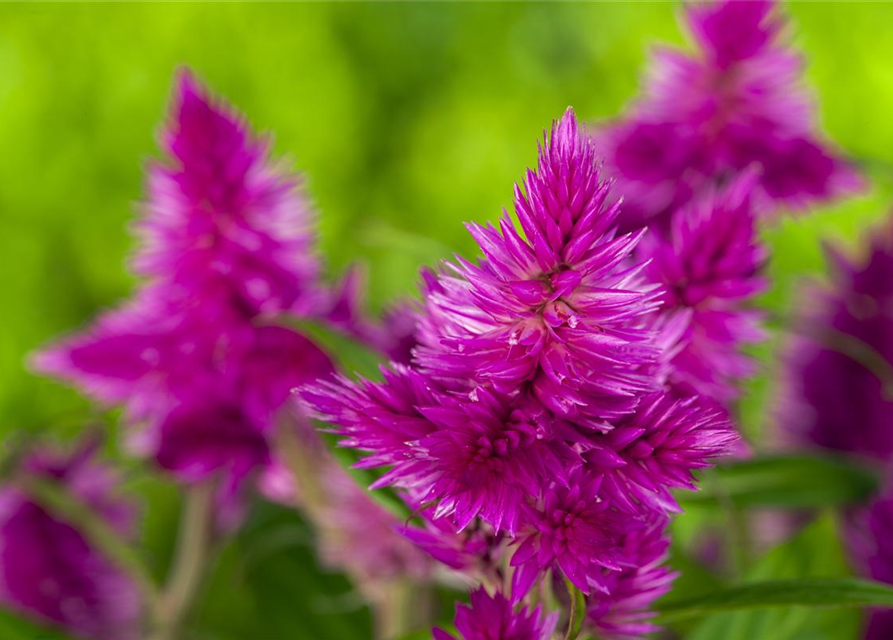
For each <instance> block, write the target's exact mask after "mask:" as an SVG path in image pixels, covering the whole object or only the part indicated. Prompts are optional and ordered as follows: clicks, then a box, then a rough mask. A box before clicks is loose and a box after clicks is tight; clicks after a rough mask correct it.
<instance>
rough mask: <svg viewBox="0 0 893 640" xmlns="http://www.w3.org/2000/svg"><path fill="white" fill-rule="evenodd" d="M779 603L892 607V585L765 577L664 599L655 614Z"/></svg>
mask: <svg viewBox="0 0 893 640" xmlns="http://www.w3.org/2000/svg"><path fill="white" fill-rule="evenodd" d="M783 607H813V608H833V607H882V608H893V587H891V586H889V585H886V584H883V583H880V582H873V581H871V580H859V579H856V578H811V579H799V580H769V581H764V582H753V583H749V584H743V585H739V586H736V587H731V588H729V589H724V590H722V591H715V592H712V593H708V594H705V595H703V596H700V597H697V598H689V599H686V600H678V601H675V602H672V601H671V602H666V603H664V604H663V605H661V606H660V612H659V616H660V619H661V620H662V621H667V620H679V619H684V618H690V617H698V616H704V615H708V614H711V613H717V612H727V611H742V610H748V609H773V608H783Z"/></svg>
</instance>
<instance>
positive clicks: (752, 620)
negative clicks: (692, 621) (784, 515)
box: [664, 514, 862, 640]
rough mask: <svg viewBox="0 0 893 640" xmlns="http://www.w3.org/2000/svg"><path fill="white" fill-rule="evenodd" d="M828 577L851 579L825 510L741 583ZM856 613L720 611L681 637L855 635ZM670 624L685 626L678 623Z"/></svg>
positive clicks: (777, 639) (772, 639)
mask: <svg viewBox="0 0 893 640" xmlns="http://www.w3.org/2000/svg"><path fill="white" fill-rule="evenodd" d="M776 515H777V514H776ZM828 578H837V579H849V578H851V573H850V570H849V567H848V566H847V560H846V554H845V553H844V550H843V548H842V546H841V543H840V536H839V534H838V527H837V524H836V522H835V520H834V518H833V517H832V516H831V515H830V514H826V515H824V516H822V517H820V518H818V519H817V520H816V521H815V522H813V523H811V524H810V525H808V526H807V527H805V528H804V529H803V530H802V531H801V532H800V533H799V534H798V535H796V536H794V537H793V538H792V539H790V540H788V541H786V542H784V543H783V544H780V545H778V546H777V547H775V548H774V549H772V550H771V551H769V552H768V553H767V554H765V555H764V556H763V557H762V558H760V559H759V560H758V561H757V562H756V563H755V564H754V565H753V566H752V567H751V568H750V570H749V571H748V572H747V573H746V574H745V576H744V583H745V584H746V585H752V584H757V583H761V584H762V583H766V582H774V581H779V580H803V579H807V580H808V579H820V580H823V579H828ZM705 591H706V589H703V590H702V591H701V593H704V592H705ZM673 597H674V596H673V595H670V596H669V597H668V599H667V600H665V601H664V602H665V603H668V604H672V602H673V601H672V598H673ZM675 597H682V598H685V599H686V600H691V599H692V598H693V596H675ZM861 618H862V614H861V612H860V611H858V610H856V609H853V608H834V609H831V608H826V609H815V608H807V607H803V606H787V607H775V608H753V609H746V610H740V611H731V612H730V611H721V612H716V613H713V614H711V615H709V616H707V617H706V618H704V619H702V620H700V621H699V623H698V625H697V626H696V627H694V628H693V629H691V630H690V632H687V633H686V634H685V636H684V637H685V638H686V640H716V639H717V638H722V640H754V639H755V638H759V640H806V639H807V638H808V639H810V640H855V638H856V637H857V632H858V629H859V626H860V621H861ZM683 622H684V621H683ZM672 626H673V627H675V628H677V629H679V628H680V626H682V627H683V628H685V625H679V624H678V623H672ZM685 630H686V631H689V629H688V628H685Z"/></svg>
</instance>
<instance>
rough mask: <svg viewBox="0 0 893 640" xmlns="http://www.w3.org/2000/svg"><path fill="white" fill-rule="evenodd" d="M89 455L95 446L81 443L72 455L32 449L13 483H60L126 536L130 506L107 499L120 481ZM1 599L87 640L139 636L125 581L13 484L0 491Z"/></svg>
mask: <svg viewBox="0 0 893 640" xmlns="http://www.w3.org/2000/svg"><path fill="white" fill-rule="evenodd" d="M95 450H96V444H95V442H87V443H84V444H83V445H82V446H81V448H80V449H79V450H77V451H75V452H74V453H72V454H70V455H59V454H57V453H54V452H50V451H47V450H40V451H36V452H34V453H31V454H30V455H28V456H27V457H26V458H25V459H24V460H23V461H22V463H21V464H20V468H19V469H18V470H17V472H16V474H15V477H16V478H17V479H18V480H21V481H24V482H26V481H28V480H29V479H31V480H33V479H39V480H43V481H48V482H54V483H59V484H61V485H62V486H63V487H64V489H65V490H66V491H69V492H71V493H72V494H73V495H74V496H75V497H76V498H78V499H79V500H81V501H82V502H83V503H84V504H85V505H87V506H89V507H90V508H91V509H92V510H93V511H94V512H95V513H96V514H97V515H99V516H100V517H101V518H103V519H105V520H106V522H107V523H108V524H109V526H111V527H112V528H113V529H114V530H115V531H117V532H118V533H119V534H120V535H121V536H124V537H128V538H129V537H131V536H132V534H133V532H134V531H133V524H134V523H133V516H134V515H135V512H134V509H133V505H131V504H130V503H128V502H125V501H124V500H123V499H121V498H118V497H117V496H114V495H113V494H112V487H113V486H114V485H115V484H116V483H117V482H118V479H117V477H116V476H115V475H114V474H112V473H111V471H110V470H109V469H107V468H106V467H103V466H101V465H100V464H98V463H97V462H96V461H95V460H94V459H93V458H94V453H95ZM0 600H2V601H3V603H4V604H5V605H6V606H9V607H12V608H14V609H17V610H20V611H22V612H23V613H25V614H26V615H28V616H30V617H33V618H35V619H36V620H38V621H41V622H44V623H51V624H54V625H58V626H60V627H62V628H64V629H66V630H68V631H70V632H71V633H74V634H77V635H78V636H82V637H85V638H93V639H97V640H128V639H130V638H133V639H134V640H135V639H136V638H137V637H138V628H139V626H138V625H139V620H140V616H141V607H140V601H139V595H138V594H137V590H136V587H135V585H134V584H133V582H132V581H131V580H130V578H129V577H127V576H126V575H125V574H124V573H123V572H121V571H120V570H119V569H118V568H117V567H116V566H115V565H113V564H112V563H111V561H109V560H108V559H107V558H105V557H104V556H103V555H102V554H101V552H100V551H99V550H97V549H96V548H94V547H93V546H92V544H91V543H90V541H89V540H88V539H87V538H86V537H84V535H82V534H81V532H79V531H78V530H77V529H76V528H75V527H74V526H72V525H71V524H70V523H68V522H65V521H64V520H60V519H59V518H58V517H57V516H56V515H55V514H53V513H50V512H49V511H47V510H45V509H44V508H43V507H42V506H41V505H40V504H39V503H38V502H36V501H35V500H34V499H32V498H31V497H30V496H29V495H28V493H27V492H26V491H25V490H23V489H21V488H19V487H16V486H7V487H4V488H2V489H0Z"/></svg>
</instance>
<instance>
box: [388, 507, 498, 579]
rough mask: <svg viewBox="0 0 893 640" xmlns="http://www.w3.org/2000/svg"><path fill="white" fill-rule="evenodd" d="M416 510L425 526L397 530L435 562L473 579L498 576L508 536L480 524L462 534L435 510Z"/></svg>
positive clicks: (482, 523) (478, 521) (479, 522)
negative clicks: (434, 512)
mask: <svg viewBox="0 0 893 640" xmlns="http://www.w3.org/2000/svg"><path fill="white" fill-rule="evenodd" d="M410 505H411V506H415V508H416V510H417V511H421V513H418V515H419V516H420V517H421V518H422V520H423V522H422V526H403V527H400V528H399V529H398V530H399V531H400V533H401V534H403V536H405V537H406V538H407V539H408V540H410V541H411V542H412V543H413V544H415V545H416V546H418V547H419V548H420V549H422V550H423V551H424V552H425V553H427V554H429V555H430V556H431V557H432V558H434V559H435V560H437V561H438V562H440V563H441V564H443V565H446V566H447V567H449V568H450V569H453V570H454V571H461V572H464V573H465V574H467V575H471V576H476V575H480V576H489V575H498V572H499V571H500V568H499V562H500V559H501V555H502V548H503V542H504V541H505V536H504V535H503V533H502V532H496V531H495V530H494V529H493V528H492V527H491V526H489V525H487V524H486V523H484V522H481V521H480V520H477V521H476V522H475V523H474V524H473V525H472V526H470V527H468V528H466V529H464V530H462V531H460V530H459V529H458V528H457V527H456V526H455V525H454V524H453V523H452V522H450V521H449V520H448V519H446V518H438V519H435V518H434V517H433V515H434V514H433V510H431V509H426V510H422V509H421V506H416V505H415V503H414V502H412V501H410Z"/></svg>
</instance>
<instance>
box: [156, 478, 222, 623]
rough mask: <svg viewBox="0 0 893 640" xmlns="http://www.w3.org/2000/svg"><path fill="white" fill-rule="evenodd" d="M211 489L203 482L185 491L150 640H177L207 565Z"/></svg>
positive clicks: (209, 543)
mask: <svg viewBox="0 0 893 640" xmlns="http://www.w3.org/2000/svg"><path fill="white" fill-rule="evenodd" d="M214 489H215V485H214V483H212V482H205V483H202V484H198V485H195V486H192V487H189V488H188V489H187V491H186V501H185V503H184V505H183V515H182V516H181V519H180V531H179V533H178V535H177V549H176V552H175V556H174V562H173V565H172V569H171V573H170V576H169V577H168V581H167V584H166V585H165V587H164V591H163V593H162V594H161V599H160V602H159V603H158V604H159V606H158V609H157V613H156V627H155V630H154V633H153V635H152V636H151V638H152V640H178V638H180V627H181V626H182V624H183V621H184V620H185V618H186V614H187V613H188V612H189V609H190V608H191V607H192V604H193V601H194V600H195V596H196V594H197V592H198V588H199V586H200V585H201V581H202V578H203V576H204V573H205V568H206V567H207V564H208V558H209V551H210V548H211V542H212V536H213V524H214Z"/></svg>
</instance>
